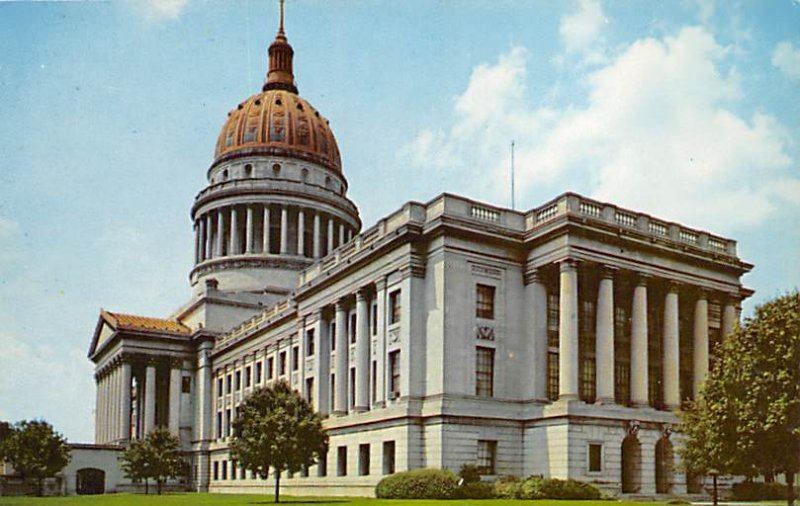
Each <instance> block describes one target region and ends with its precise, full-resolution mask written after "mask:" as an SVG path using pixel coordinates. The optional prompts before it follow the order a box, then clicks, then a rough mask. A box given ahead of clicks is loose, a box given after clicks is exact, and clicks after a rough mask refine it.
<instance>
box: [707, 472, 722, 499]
mask: <svg viewBox="0 0 800 506" xmlns="http://www.w3.org/2000/svg"><path fill="white" fill-rule="evenodd" d="M708 474H710V475H711V480H712V483H713V484H714V506H717V504H719V502H718V497H719V495H717V476H719V471H717V470H716V469H709V470H708Z"/></svg>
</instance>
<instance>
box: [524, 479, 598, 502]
mask: <svg viewBox="0 0 800 506" xmlns="http://www.w3.org/2000/svg"><path fill="white" fill-rule="evenodd" d="M600 498H601V494H600V490H598V489H597V488H595V487H594V486H592V485H589V484H588V483H583V482H580V481H576V480H559V479H555V478H549V479H544V478H540V477H538V476H531V477H530V478H528V479H526V480H525V481H523V482H522V486H521V487H520V490H519V499H573V500H575V499H592V500H597V499H600Z"/></svg>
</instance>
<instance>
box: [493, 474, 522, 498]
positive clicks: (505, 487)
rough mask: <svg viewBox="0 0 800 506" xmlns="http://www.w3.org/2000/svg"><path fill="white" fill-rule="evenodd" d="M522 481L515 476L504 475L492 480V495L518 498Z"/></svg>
mask: <svg viewBox="0 0 800 506" xmlns="http://www.w3.org/2000/svg"><path fill="white" fill-rule="evenodd" d="M521 493H522V481H521V480H520V479H519V478H517V477H516V476H504V477H503V478H501V479H499V480H497V481H496V482H494V496H495V497H497V498H498V499H520V498H521Z"/></svg>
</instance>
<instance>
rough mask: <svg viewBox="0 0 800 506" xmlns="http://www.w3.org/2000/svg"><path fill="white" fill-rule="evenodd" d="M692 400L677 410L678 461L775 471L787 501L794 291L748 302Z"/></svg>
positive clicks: (796, 441) (791, 475)
mask: <svg viewBox="0 0 800 506" xmlns="http://www.w3.org/2000/svg"><path fill="white" fill-rule="evenodd" d="M716 354H717V356H718V359H717V361H716V363H715V365H714V367H713V368H712V370H711V371H710V373H709V376H708V378H707V380H706V382H705V385H704V388H703V392H702V395H701V397H700V399H698V402H697V403H696V404H695V405H694V406H692V407H691V408H690V409H688V410H687V411H686V412H684V413H683V414H682V418H683V420H682V429H683V431H684V432H685V433H686V435H687V440H686V444H685V445H684V448H683V449H682V450H681V456H682V458H683V460H684V465H685V467H686V468H687V469H688V470H690V471H692V472H696V473H706V472H708V471H709V470H711V469H715V470H717V471H719V472H722V473H726V474H743V475H745V476H747V477H752V476H755V475H758V474H762V475H765V476H771V475H774V474H777V473H783V474H784V475H785V476H786V482H787V485H788V488H787V493H788V494H787V495H788V500H787V503H788V504H789V506H792V505H793V504H794V499H795V488H794V483H795V478H796V475H797V473H798V472H799V471H800V294H798V292H797V291H795V292H793V293H790V294H787V295H784V296H782V297H778V298H776V299H774V300H771V301H769V302H767V303H765V304H763V305H761V306H759V307H757V308H756V311H755V315H754V316H753V317H752V318H748V319H747V320H746V321H745V323H744V325H742V326H741V327H740V328H738V329H737V330H736V331H735V332H734V333H733V334H732V335H730V336H728V337H726V339H725V341H724V342H723V343H722V345H721V346H720V347H719V348H718V350H717V352H716Z"/></svg>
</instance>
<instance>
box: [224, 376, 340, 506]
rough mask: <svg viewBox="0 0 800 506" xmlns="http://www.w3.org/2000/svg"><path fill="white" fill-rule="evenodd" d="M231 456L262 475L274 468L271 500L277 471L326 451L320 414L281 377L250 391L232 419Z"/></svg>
mask: <svg viewBox="0 0 800 506" xmlns="http://www.w3.org/2000/svg"><path fill="white" fill-rule="evenodd" d="M233 429H234V432H233V439H232V441H231V446H230V448H231V458H232V459H235V460H236V461H237V462H238V463H239V464H240V465H241V466H243V467H244V468H245V469H249V470H251V471H253V472H255V473H257V474H258V475H259V476H261V477H262V478H266V477H267V476H268V475H269V470H270V468H272V469H273V470H274V476H275V502H280V475H281V472H283V471H289V472H291V473H296V472H298V471H300V470H301V469H303V468H304V467H307V466H311V465H313V464H314V463H315V462H316V461H317V459H319V458H320V457H321V456H322V455H323V454H324V452H325V451H326V448H327V445H328V435H327V434H326V432H325V430H324V429H323V428H322V418H321V417H320V415H319V414H317V413H316V412H314V409H313V408H312V407H311V406H310V405H309V404H308V402H306V400H305V399H303V398H302V397H301V396H300V395H299V394H298V393H297V392H295V391H294V390H292V387H291V386H289V384H288V383H286V382H285V381H279V382H276V383H274V384H273V385H272V386H269V387H266V388H259V389H257V390H255V391H253V393H252V394H250V395H249V396H248V397H247V399H245V401H244V403H242V405H241V406H240V407H239V410H238V415H237V417H236V420H235V421H234V423H233Z"/></svg>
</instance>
